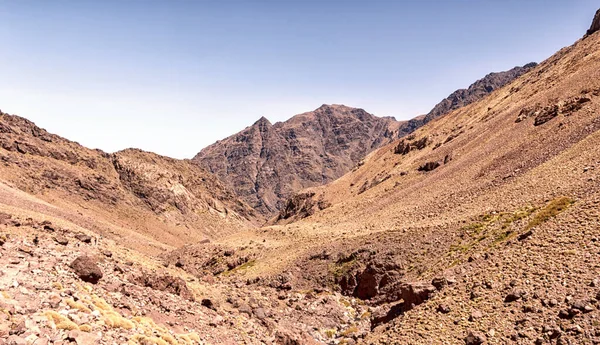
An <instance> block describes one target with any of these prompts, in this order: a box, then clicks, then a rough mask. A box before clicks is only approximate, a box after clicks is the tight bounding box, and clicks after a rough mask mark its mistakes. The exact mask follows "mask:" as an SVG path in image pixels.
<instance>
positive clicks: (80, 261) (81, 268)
mask: <svg viewBox="0 0 600 345" xmlns="http://www.w3.org/2000/svg"><path fill="white" fill-rule="evenodd" d="M70 267H71V268H72V269H73V271H74V272H75V274H77V276H78V277H79V279H81V280H83V281H84V282H88V283H92V284H96V283H98V281H99V280H100V279H101V278H102V270H101V269H100V267H98V265H97V264H96V262H95V261H94V260H93V259H92V258H90V257H89V256H86V255H82V256H79V257H78V258H77V259H75V260H74V261H73V262H72V263H71V265H70Z"/></svg>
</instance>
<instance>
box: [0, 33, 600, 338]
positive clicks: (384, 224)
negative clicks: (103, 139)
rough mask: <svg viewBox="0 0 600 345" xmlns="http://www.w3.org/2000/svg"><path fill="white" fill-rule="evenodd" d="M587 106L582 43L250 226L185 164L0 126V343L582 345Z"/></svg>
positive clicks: (591, 46)
mask: <svg viewBox="0 0 600 345" xmlns="http://www.w3.org/2000/svg"><path fill="white" fill-rule="evenodd" d="M339 107H341V106H339ZM347 109H351V108H347ZM347 111H350V112H351V111H353V110H347ZM354 111H356V110H354ZM332 112H333V111H332ZM308 114H311V113H308ZM599 114H600V32H598V31H595V32H592V33H588V35H586V36H585V37H584V38H583V39H580V40H578V41H577V42H575V43H574V44H573V45H572V46H570V47H566V48H563V49H561V50H560V51H558V52H557V53H555V54H554V55H553V56H551V57H550V58H548V59H547V60H545V61H543V62H541V63H540V64H539V65H538V66H536V67H533V68H532V69H531V70H530V71H529V72H528V73H525V74H523V75H521V76H520V77H517V78H516V79H515V80H513V81H512V82H509V83H508V84H506V85H505V86H503V87H500V88H498V89H496V90H494V91H493V92H491V93H490V94H489V95H488V96H486V97H484V98H482V99H480V100H479V101H477V102H473V103H471V104H469V105H466V106H464V107H461V108H458V109H455V110H453V111H450V112H449V113H447V114H446V115H444V116H442V117H439V118H437V119H435V120H433V121H430V122H428V123H427V124H425V125H423V126H422V127H420V128H418V129H416V130H415V131H414V132H413V133H411V134H410V135H407V136H404V137H402V138H399V139H395V140H392V141H391V142H389V143H387V144H386V143H380V144H379V145H381V147H379V148H376V149H374V150H373V151H372V152H371V153H369V154H367V155H366V157H364V158H363V159H362V160H361V161H360V163H359V164H357V165H356V166H355V167H354V168H353V169H351V170H350V171H348V172H347V173H346V174H344V175H343V176H341V177H340V178H339V179H336V180H334V181H332V182H330V183H328V184H326V185H322V186H315V187H311V188H307V189H304V190H301V191H299V192H297V193H295V194H294V195H292V197H291V198H290V199H289V200H288V201H286V202H285V203H284V207H283V208H282V210H281V212H280V213H279V216H278V217H275V218H274V219H272V221H271V224H270V225H268V226H262V227H256V226H253V224H252V221H253V219H254V218H253V216H252V214H251V213H250V212H251V210H252V209H251V208H250V207H249V206H247V205H246V204H244V203H243V202H240V201H239V200H238V199H236V198H235V197H233V195H232V192H230V191H228V190H227V188H226V187H224V186H222V185H221V184H220V183H219V181H218V179H217V178H216V177H215V176H213V175H211V174H210V173H209V172H207V171H206V170H204V169H201V168H199V167H198V166H197V165H196V163H192V162H190V161H187V160H174V159H170V158H166V157H161V156H158V155H155V154H152V153H147V152H143V151H140V150H125V151H122V152H117V153H114V154H107V153H104V152H102V151H98V150H90V149H86V148H85V147H82V146H81V145H79V144H77V143H74V142H71V141H68V140H66V139H63V138H60V137H58V136H55V135H52V134H49V133H47V132H46V131H44V130H43V129H40V128H39V127H37V126H35V125H34V124H33V123H31V122H29V121H27V120H25V119H23V118H20V117H17V116H10V115H6V114H2V115H0V181H1V183H0V291H1V292H2V293H0V309H1V310H2V313H0V340H2V341H0V343H7V344H23V345H25V344H51V343H55V344H58V343H61V344H65V343H74V344H79V345H82V344H100V343H102V344H104V343H106V344H108V343H110V344H112V343H119V344H121V343H128V344H131V345H136V344H140V345H150V344H159V345H167V344H170V345H197V344H278V345H297V344H331V345H333V344H417V345H418V344H423V345H424V344H461V345H482V344H532V343H533V344H597V343H600V333H599V332H598V319H599V318H600V291H599V289H600V264H599V263H598V259H597V258H598V253H600V226H599V221H598V220H599V219H600V185H599V184H598V181H600V117H599ZM312 116H317V115H315V114H312ZM365 116H366V115H365ZM308 117H309V118H311V116H310V115H309V116H308ZM317 117H323V115H318V116H317ZM325 118H327V116H325ZM344 118H346V117H344ZM312 121H314V119H312V120H311V121H306V123H313V122H312ZM302 122H303V121H302V120H300V123H302ZM277 126H278V124H275V125H271V124H270V123H269V122H268V121H266V120H265V119H261V120H260V121H259V123H258V124H257V125H256V126H253V127H255V128H253V129H252V128H249V129H247V132H246V134H247V136H246V138H247V140H250V139H252V140H254V141H253V145H250V147H253V148H255V146H256V145H258V144H260V142H258V141H256V140H258V139H259V138H260V139H261V140H265V141H270V140H275V139H271V138H273V137H275V138H277V136H276V134H277V133H276V132H275V130H274V128H275V127H277ZM279 126H282V124H279ZM358 127H360V126H357V128H358ZM309 128H311V127H309ZM307 130H308V129H307ZM256 132H257V133H256ZM240 140H241V139H240ZM261 145H262V144H261ZM248 146H249V145H248V144H247V143H244V144H243V145H242V144H240V147H248ZM265 151H266V150H265ZM240 152H247V151H245V150H244V149H240ZM252 152H254V151H252ZM264 156H265V157H267V156H269V154H268V153H266V152H265V155H264ZM259 157H260V156H259ZM207 237H210V238H207Z"/></svg>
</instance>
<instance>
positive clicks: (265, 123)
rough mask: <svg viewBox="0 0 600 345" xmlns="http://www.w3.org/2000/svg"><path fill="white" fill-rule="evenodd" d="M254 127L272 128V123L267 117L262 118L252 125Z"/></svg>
mask: <svg viewBox="0 0 600 345" xmlns="http://www.w3.org/2000/svg"><path fill="white" fill-rule="evenodd" d="M252 126H261V127H262V126H272V124H271V121H269V120H268V119H267V118H266V117H264V116H261V117H260V119H258V120H257V121H256V122H254V123H253V124H252Z"/></svg>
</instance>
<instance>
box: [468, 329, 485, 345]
mask: <svg viewBox="0 0 600 345" xmlns="http://www.w3.org/2000/svg"><path fill="white" fill-rule="evenodd" d="M486 340H487V339H486V338H485V335H483V334H481V333H479V332H469V334H468V335H467V337H466V338H465V344H466V345H481V344H483V343H485V341H486Z"/></svg>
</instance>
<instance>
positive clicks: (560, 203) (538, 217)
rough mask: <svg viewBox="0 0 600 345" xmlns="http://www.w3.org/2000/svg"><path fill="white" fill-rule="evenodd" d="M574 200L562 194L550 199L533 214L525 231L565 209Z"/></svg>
mask: <svg viewBox="0 0 600 345" xmlns="http://www.w3.org/2000/svg"><path fill="white" fill-rule="evenodd" d="M574 202H575V200H573V199H571V198H569V197H566V196H562V197H559V198H556V199H554V200H552V201H550V202H549V203H548V205H546V207H544V208H543V209H541V210H539V211H538V213H536V214H535V216H534V217H533V219H532V220H531V221H530V222H529V223H528V224H527V226H526V227H525V231H527V230H529V229H531V228H534V227H536V226H538V225H540V224H542V223H544V222H546V221H548V220H549V219H550V218H552V217H555V216H556V215H558V214H559V213H561V212H562V211H564V210H566V209H567V208H568V207H569V206H571V205H572V204H573V203H574Z"/></svg>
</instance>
